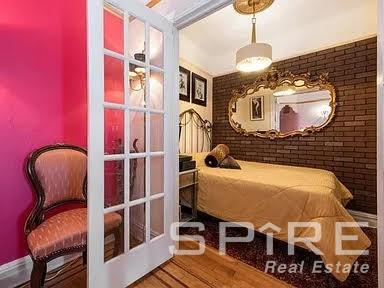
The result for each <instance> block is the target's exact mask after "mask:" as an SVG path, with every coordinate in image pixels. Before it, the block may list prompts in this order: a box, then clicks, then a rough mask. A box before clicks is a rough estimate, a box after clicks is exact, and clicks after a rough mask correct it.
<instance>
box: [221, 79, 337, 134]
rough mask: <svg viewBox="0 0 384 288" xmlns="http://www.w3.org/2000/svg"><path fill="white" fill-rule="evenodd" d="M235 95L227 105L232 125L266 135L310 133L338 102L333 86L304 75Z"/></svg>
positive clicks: (322, 121)
mask: <svg viewBox="0 0 384 288" xmlns="http://www.w3.org/2000/svg"><path fill="white" fill-rule="evenodd" d="M272 86H274V85H272ZM234 98H235V99H232V100H231V101H230V107H228V108H229V115H230V118H229V119H230V123H231V125H232V127H233V128H234V129H235V130H236V131H237V132H239V133H242V134H253V135H255V136H260V137H263V138H284V137H287V136H293V135H309V134H310V133H313V132H315V131H318V130H320V129H321V128H323V127H324V126H326V125H327V124H328V123H329V122H330V120H331V118H332V117H333V114H334V106H335V101H334V89H333V87H332V88H331V86H329V87H328V86H327V85H308V83H306V81H305V80H302V79H301V80H296V81H282V82H279V83H278V85H276V86H275V87H268V85H262V86H260V87H257V86H255V87H247V89H246V90H245V91H243V93H240V94H238V95H236V96H234Z"/></svg>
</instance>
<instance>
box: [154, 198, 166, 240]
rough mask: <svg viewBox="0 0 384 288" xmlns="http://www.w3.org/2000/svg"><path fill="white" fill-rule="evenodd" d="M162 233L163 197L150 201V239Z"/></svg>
mask: <svg viewBox="0 0 384 288" xmlns="http://www.w3.org/2000/svg"><path fill="white" fill-rule="evenodd" d="M162 234H164V198H159V199H155V200H152V201H151V239H153V238H155V237H157V236H160V235H162Z"/></svg>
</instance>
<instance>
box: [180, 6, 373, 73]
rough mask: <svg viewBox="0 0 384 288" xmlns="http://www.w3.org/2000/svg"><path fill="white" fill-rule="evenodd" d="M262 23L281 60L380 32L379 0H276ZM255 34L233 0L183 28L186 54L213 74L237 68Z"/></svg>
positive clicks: (264, 38) (263, 38) (261, 33)
mask: <svg viewBox="0 0 384 288" xmlns="http://www.w3.org/2000/svg"><path fill="white" fill-rule="evenodd" d="M174 2H185V1H182V0H175V1H174ZM187 2H192V1H187ZM194 2H197V1H194ZM257 23H258V27H257V31H258V33H257V40H258V42H266V43H269V44H271V45H272V47H273V60H274V61H278V60H282V59H287V58H291V57H293V56H297V55H302V54H305V53H309V52H314V51H318V50H322V49H325V48H329V47H332V46H337V45H341V44H345V43H348V42H352V41H354V40H359V39H364V38H367V37H370V36H373V35H375V34H376V33H377V0H275V2H274V4H273V5H272V6H271V7H270V8H269V9H267V10H265V11H264V12H262V13H260V14H259V15H258V16H257ZM250 34H251V16H244V15H239V14H237V13H236V12H235V11H234V9H233V7H232V5H230V6H227V7H226V8H224V9H222V10H220V11H218V12H216V13H215V14H213V15H211V16H209V17H207V18H205V19H202V20H200V21H199V22H197V23H195V24H193V25H191V26H189V27H187V28H185V29H183V30H181V33H180V57H181V58H183V59H185V60H187V61H188V62H190V63H192V64H194V65H196V66H197V67H199V68H201V69H203V70H205V71H206V72H208V73H209V74H211V75H213V76H217V75H222V74H226V73H229V72H233V71H234V70H235V54H236V51H237V49H239V48H240V47H242V46H244V45H247V44H249V42H250V37H251V35H250Z"/></svg>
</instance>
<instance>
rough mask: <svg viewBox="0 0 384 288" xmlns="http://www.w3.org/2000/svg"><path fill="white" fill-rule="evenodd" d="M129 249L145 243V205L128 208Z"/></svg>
mask: <svg viewBox="0 0 384 288" xmlns="http://www.w3.org/2000/svg"><path fill="white" fill-rule="evenodd" d="M129 211H130V212H129V221H130V223H129V230H130V231H129V232H130V233H129V248H130V249H132V248H135V247H137V246H139V245H140V244H142V243H144V242H145V204H140V205H136V206H132V207H130V208H129Z"/></svg>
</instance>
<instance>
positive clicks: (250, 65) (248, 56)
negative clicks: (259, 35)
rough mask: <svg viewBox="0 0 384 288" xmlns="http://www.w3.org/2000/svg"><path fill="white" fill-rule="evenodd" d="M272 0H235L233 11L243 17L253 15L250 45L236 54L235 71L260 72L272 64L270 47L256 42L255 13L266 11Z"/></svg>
mask: <svg viewBox="0 0 384 288" xmlns="http://www.w3.org/2000/svg"><path fill="white" fill-rule="evenodd" d="M273 1H274V0H236V1H235V3H234V4H233V6H234V8H235V10H236V11H237V12H238V13H240V14H244V15H249V14H253V17H252V41H251V44H249V45H247V46H244V47H242V48H240V49H239V50H238V51H237V53H236V69H237V70H239V71H242V72H256V71H262V70H264V69H266V68H268V67H269V66H271V64H272V46H271V45H269V44H266V43H257V42H256V13H257V12H260V11H263V10H265V9H267V8H268V7H269V6H271V5H272V3H273Z"/></svg>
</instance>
